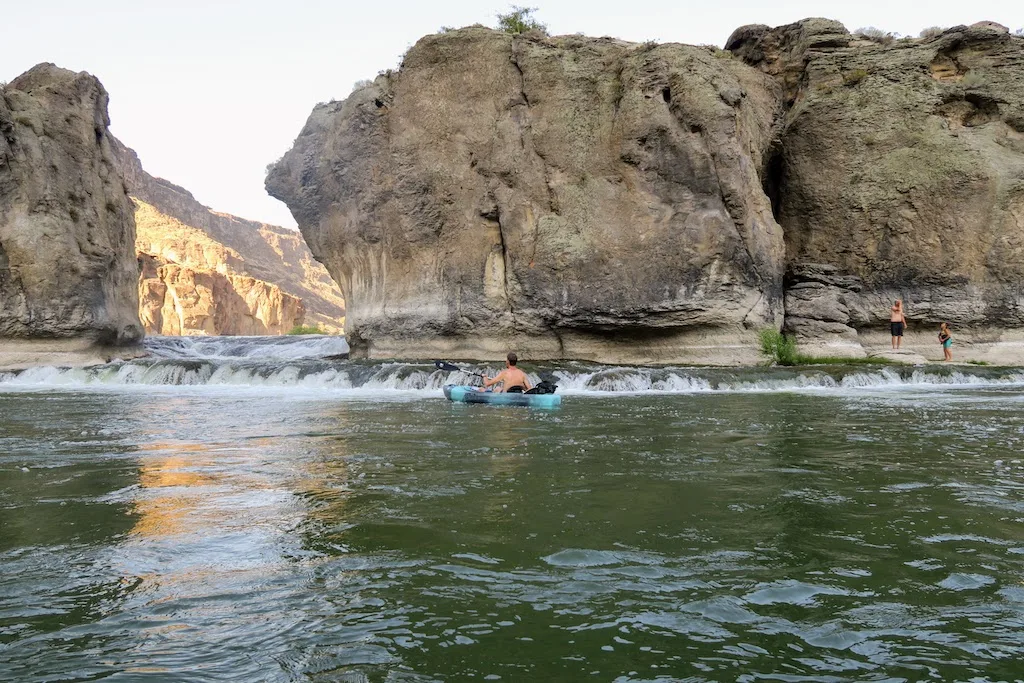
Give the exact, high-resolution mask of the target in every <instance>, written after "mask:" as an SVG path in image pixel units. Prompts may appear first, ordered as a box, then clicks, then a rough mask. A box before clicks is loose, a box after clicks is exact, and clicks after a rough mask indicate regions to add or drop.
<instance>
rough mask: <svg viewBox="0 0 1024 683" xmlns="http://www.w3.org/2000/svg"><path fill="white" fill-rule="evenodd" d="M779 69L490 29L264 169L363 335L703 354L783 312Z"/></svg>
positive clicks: (370, 91)
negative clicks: (771, 184) (777, 174)
mask: <svg viewBox="0 0 1024 683" xmlns="http://www.w3.org/2000/svg"><path fill="white" fill-rule="evenodd" d="M779 91H780V89H779V87H778V86H777V85H776V84H775V83H774V81H773V80H772V79H771V78H769V77H768V76H766V75H765V74H762V73H760V72H758V71H757V70H755V69H751V68H749V67H748V66H746V65H744V64H743V63H741V62H740V60H737V59H732V58H731V56H730V55H729V54H728V53H725V52H722V51H715V50H709V49H705V48H697V47H690V46H683V45H658V46H647V45H636V44H630V43H623V42H619V41H614V40H611V39H591V38H582V37H575V36H568V37H559V38H550V39H527V38H513V37H511V36H509V35H506V34H503V33H498V32H495V31H491V30H488V29H483V28H469V29H461V30H458V31H453V32H449V33H445V34H442V35H434V36H428V37H426V38H424V39H422V40H420V41H419V42H418V43H417V44H416V45H415V46H414V47H413V48H412V49H411V50H410V51H409V53H408V55H407V57H406V58H405V61H404V63H403V66H402V69H401V71H400V72H398V73H397V74H389V75H385V76H381V77H379V78H378V79H377V81H376V82H375V83H374V84H373V85H372V86H368V87H366V88H363V89H361V90H358V91H356V92H355V93H353V94H352V95H351V96H350V97H349V98H348V99H347V100H345V101H344V102H337V103H331V104H325V105H320V106H318V107H317V108H316V109H315V110H314V112H313V114H312V116H311V117H310V119H309V121H308V122H307V124H306V126H305V128H304V129H303V131H302V133H301V134H300V136H299V138H298V139H297V140H296V144H295V147H294V148H293V149H292V150H291V151H290V152H288V154H286V155H285V157H284V158H283V159H282V160H281V161H280V162H278V163H277V164H276V165H275V166H274V167H273V168H272V169H271V171H270V173H269V175H268V178H267V188H268V191H269V192H270V193H271V194H272V195H273V196H275V197H278V198H280V199H282V200H283V201H285V202H286V203H287V204H288V206H289V208H290V209H291V210H292V213H293V214H294V215H295V217H296V219H297V221H298V223H299V226H300V228H301V229H302V232H303V234H304V236H305V237H306V241H307V242H308V244H309V246H310V248H311V249H312V250H313V252H314V254H316V255H317V258H318V259H319V260H321V261H322V262H323V263H324V264H325V265H326V266H327V268H328V270H329V271H330V272H331V274H332V275H333V276H334V278H335V280H336V281H337V282H338V283H339V284H340V285H341V289H342V292H343V294H344V295H345V297H346V301H347V304H348V318H347V325H346V327H347V329H346V332H347V334H348V336H349V340H350V342H351V344H352V348H353V352H354V353H357V354H358V353H362V354H365V355H369V356H376V357H380V356H388V355H401V356H406V357H410V356H420V357H422V356H430V355H434V354H437V353H444V354H446V355H449V356H466V357H471V356H472V357H500V356H503V355H504V352H505V351H506V350H507V348H508V347H510V346H514V347H515V348H517V349H518V350H520V351H521V352H523V353H525V354H527V355H529V357H531V358H541V357H548V358H552V357H555V358H557V357H573V358H593V359H597V360H613V361H618V362H622V361H629V360H640V361H643V360H646V361H651V360H661V361H670V360H706V359H707V357H706V356H704V355H702V353H703V352H704V350H706V349H707V348H708V347H709V346H720V345H722V344H723V343H725V342H727V341H730V340H731V341H734V342H735V341H738V340H739V341H745V342H749V344H748V347H749V351H750V352H753V353H755V354H756V352H754V344H753V339H754V338H755V337H756V331H757V330H758V329H759V328H761V327H763V326H765V325H775V324H779V323H781V313H782V275H783V271H784V260H783V259H784V248H783V240H782V234H781V232H780V230H779V228H778V226H777V224H776V223H775V220H774V219H773V217H772V213H771V206H770V202H769V200H768V198H767V197H766V196H765V194H764V192H763V191H762V183H761V175H760V173H761V171H762V169H763V168H764V167H765V165H766V163H767V153H768V150H769V147H770V142H771V134H772V124H773V121H774V120H775V119H776V118H777V114H778V113H779V111H780V107H781V95H780V92H779Z"/></svg>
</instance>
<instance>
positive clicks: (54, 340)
mask: <svg viewBox="0 0 1024 683" xmlns="http://www.w3.org/2000/svg"><path fill="white" fill-rule="evenodd" d="M108 124H109V119H108V117H107V93H106V91H105V90H104V89H103V86H102V85H101V84H100V82H99V81H98V80H96V78H94V77H93V76H90V75H89V74H87V73H84V72H83V73H74V72H71V71H67V70H65V69H60V68H58V67H56V66H54V65H52V64H40V65H38V66H36V67H34V68H32V69H31V70H29V71H28V72H26V73H24V74H22V75H21V76H19V77H18V78H16V79H14V80H13V81H12V82H11V83H9V84H7V85H6V87H2V88H0V339H2V340H3V344H4V345H5V346H7V345H9V344H15V343H16V344H17V345H18V347H19V349H20V350H21V351H19V353H21V352H22V351H24V352H25V353H28V352H29V351H30V350H31V349H36V350H39V351H44V350H45V349H46V348H48V345H49V346H50V347H53V348H56V347H57V346H59V347H61V348H62V349H66V350H85V349H88V348H89V347H92V346H101V347H102V346H118V345H121V346H124V345H132V344H135V343H137V342H138V341H140V340H141V339H142V335H143V330H142V326H141V325H140V323H139V316H138V290H137V279H138V274H137V271H136V267H137V266H136V261H135V249H134V243H135V222H134V219H133V207H132V204H131V201H130V200H129V198H128V195H127V194H126V191H125V184H124V180H123V178H122V177H121V175H120V174H119V173H118V172H117V167H116V163H115V159H114V154H113V151H112V148H111V141H112V137H111V135H110V132H109V130H108Z"/></svg>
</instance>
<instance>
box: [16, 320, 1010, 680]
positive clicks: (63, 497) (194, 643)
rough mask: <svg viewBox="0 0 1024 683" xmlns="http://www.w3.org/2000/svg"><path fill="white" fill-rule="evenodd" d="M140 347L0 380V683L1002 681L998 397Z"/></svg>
mask: <svg viewBox="0 0 1024 683" xmlns="http://www.w3.org/2000/svg"><path fill="white" fill-rule="evenodd" d="M148 344H149V345H150V348H151V350H152V351H153V355H152V357H150V358H147V359H141V360H137V361H132V362H129V363H121V364H115V365H111V366H106V367H103V368H99V369H90V370H67V369H63V370H61V369H56V368H49V369H36V370H31V371H26V372H23V373H20V374H0V680H4V681H7V680H11V681H54V680H61V681H72V680H75V681H77V680H97V679H109V680H117V681H203V680H210V681H417V682H418V681H435V680H448V681H452V680H460V681H461V680H504V681H576V680H588V681H651V680H686V681H704V680H707V681H756V680H780V681H810V680H813V681H854V680H856V681H864V680H868V681H883V680H886V681H898V680H907V681H910V680H913V681H918V680H944V681H952V680H961V681H966V680H971V681H1004V680H1022V679H1024V663H1022V661H1024V412H1022V409H1024V373H1021V372H1020V371H1014V370H1005V369H998V368H969V369H964V368H956V369H954V368H932V367H928V368H918V369H914V368H908V369H864V368H833V369H830V370H828V371H823V370H786V371H783V370H769V369H750V370H742V371H732V370H730V371H726V370H714V369H700V368H660V369H643V368H609V367H598V366H588V365H585V364H575V363H574V364H562V365H551V366H546V367H535V368H533V371H534V373H535V374H545V375H548V374H550V375H552V376H554V377H556V378H557V380H558V382H559V384H560V392H563V393H564V394H565V397H564V399H563V403H562V406H561V408H559V409H555V410H533V409H527V408H510V407H506V408H499V407H493V406H482V405H458V404H451V403H449V402H447V401H445V400H444V398H443V396H442V394H441V391H440V387H441V386H442V384H444V383H446V382H448V381H465V380H466V379H467V377H468V376H459V375H458V374H454V375H448V374H446V373H441V372H438V371H435V370H434V369H433V368H432V366H430V365H429V364H406V363H370V362H355V361H347V360H341V359H339V358H338V356H339V354H341V353H343V352H344V349H343V348H341V347H342V346H343V344H344V342H343V341H342V340H339V339H336V338H290V339H281V338H275V339H255V338H254V339H235V340H175V339H154V340H150V341H149V342H148ZM478 367H484V366H478ZM495 369H496V368H495ZM527 369H530V368H527Z"/></svg>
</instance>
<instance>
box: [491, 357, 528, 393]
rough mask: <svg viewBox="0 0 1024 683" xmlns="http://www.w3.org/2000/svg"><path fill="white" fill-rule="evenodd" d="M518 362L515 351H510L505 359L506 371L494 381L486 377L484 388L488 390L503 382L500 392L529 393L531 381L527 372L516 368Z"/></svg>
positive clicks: (499, 374) (500, 373)
mask: <svg viewBox="0 0 1024 683" xmlns="http://www.w3.org/2000/svg"><path fill="white" fill-rule="evenodd" d="M518 362H519V358H518V357H517V356H516V354H515V351H509V354H508V356H506V357H505V369H504V370H502V371H501V372H499V373H498V376H497V377H495V378H494V379H487V378H486V377H484V388H485V389H486V388H487V387H490V386H494V385H495V384H497V383H498V382H501V383H502V388H501V389H498V391H499V392H501V391H504V392H506V393H508V392H513V393H522V392H525V391H529V390H530V380H529V379H528V378H527V377H526V373H525V372H523V371H522V370H520V369H519V368H517V367H516V363H518Z"/></svg>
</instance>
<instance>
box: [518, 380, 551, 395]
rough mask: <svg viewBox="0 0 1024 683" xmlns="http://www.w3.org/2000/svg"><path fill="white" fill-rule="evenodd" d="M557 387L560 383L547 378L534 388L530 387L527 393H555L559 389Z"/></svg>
mask: <svg viewBox="0 0 1024 683" xmlns="http://www.w3.org/2000/svg"><path fill="white" fill-rule="evenodd" d="M557 388H558V385H557V384H555V383H554V382H549V381H548V380H546V379H542V380H541V381H540V382H538V383H537V386H535V387H534V388H533V389H530V390H529V391H527V392H526V393H527V394H553V393H555V389H557Z"/></svg>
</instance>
